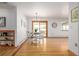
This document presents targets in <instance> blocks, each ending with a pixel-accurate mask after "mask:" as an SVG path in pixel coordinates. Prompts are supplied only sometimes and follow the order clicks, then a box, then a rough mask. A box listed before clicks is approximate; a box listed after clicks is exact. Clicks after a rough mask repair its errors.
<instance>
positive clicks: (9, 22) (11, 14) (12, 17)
mask: <svg viewBox="0 0 79 59" xmlns="http://www.w3.org/2000/svg"><path fill="white" fill-rule="evenodd" d="M0 17H6V27H0V29H16V10H15V8H14V7H12V6H11V7H10V6H7V5H4V6H3V5H2V4H0Z"/></svg>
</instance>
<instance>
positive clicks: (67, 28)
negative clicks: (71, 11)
mask: <svg viewBox="0 0 79 59" xmlns="http://www.w3.org/2000/svg"><path fill="white" fill-rule="evenodd" d="M62 30H63V31H68V30H69V25H68V23H63V24H62Z"/></svg>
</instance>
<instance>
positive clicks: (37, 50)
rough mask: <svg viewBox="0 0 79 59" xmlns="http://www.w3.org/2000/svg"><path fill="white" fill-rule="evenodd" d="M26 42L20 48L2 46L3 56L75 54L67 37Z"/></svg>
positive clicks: (0, 52) (0, 48)
mask: <svg viewBox="0 0 79 59" xmlns="http://www.w3.org/2000/svg"><path fill="white" fill-rule="evenodd" d="M31 40H32V39H29V40H27V41H26V42H24V43H23V44H22V45H21V47H20V48H15V47H10V46H0V55H1V56H11V55H15V56H74V55H75V54H73V53H72V52H70V51H68V45H67V38H44V39H42V40H41V41H40V43H38V44H35V43H32V41H31Z"/></svg>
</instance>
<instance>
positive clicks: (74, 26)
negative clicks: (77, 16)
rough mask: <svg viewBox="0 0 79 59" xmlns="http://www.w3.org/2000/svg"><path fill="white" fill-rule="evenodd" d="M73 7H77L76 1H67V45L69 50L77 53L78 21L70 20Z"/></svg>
mask: <svg viewBox="0 0 79 59" xmlns="http://www.w3.org/2000/svg"><path fill="white" fill-rule="evenodd" d="M75 7H78V3H69V24H70V30H69V40H68V46H69V50H71V51H72V52H74V53H75V54H76V55H79V51H78V46H79V37H78V32H79V31H78V29H79V28H78V27H79V25H78V24H79V22H74V23H72V22H71V10H72V9H73V8H75ZM75 43H77V45H78V46H77V47H76V46H75Z"/></svg>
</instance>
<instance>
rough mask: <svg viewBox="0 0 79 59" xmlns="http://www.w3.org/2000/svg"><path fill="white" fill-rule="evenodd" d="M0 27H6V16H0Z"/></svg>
mask: <svg viewBox="0 0 79 59" xmlns="http://www.w3.org/2000/svg"><path fill="white" fill-rule="evenodd" d="M0 27H6V17H0Z"/></svg>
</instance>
